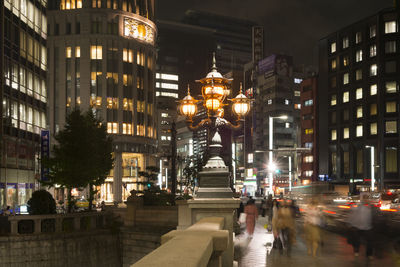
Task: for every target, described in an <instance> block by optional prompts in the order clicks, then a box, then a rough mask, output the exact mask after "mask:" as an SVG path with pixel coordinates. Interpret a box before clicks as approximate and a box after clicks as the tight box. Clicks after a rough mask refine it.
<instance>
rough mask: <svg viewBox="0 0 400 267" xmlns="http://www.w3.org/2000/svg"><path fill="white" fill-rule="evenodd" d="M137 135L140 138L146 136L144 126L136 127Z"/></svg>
mask: <svg viewBox="0 0 400 267" xmlns="http://www.w3.org/2000/svg"><path fill="white" fill-rule="evenodd" d="M136 134H137V135H139V136H144V126H143V125H136Z"/></svg>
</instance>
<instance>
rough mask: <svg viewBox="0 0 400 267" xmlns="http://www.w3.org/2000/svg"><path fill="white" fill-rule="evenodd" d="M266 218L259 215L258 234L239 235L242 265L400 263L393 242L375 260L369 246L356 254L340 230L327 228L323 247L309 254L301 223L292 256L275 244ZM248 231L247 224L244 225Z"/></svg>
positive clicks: (345, 266) (323, 266)
mask: <svg viewBox="0 0 400 267" xmlns="http://www.w3.org/2000/svg"><path fill="white" fill-rule="evenodd" d="M265 222H266V218H263V217H259V220H258V221H257V224H256V228H255V232H254V236H253V238H252V239H250V238H248V237H247V235H246V234H245V233H242V234H240V235H238V236H236V238H235V259H236V260H237V261H238V263H239V267H264V266H267V267H283V266H285V267H290V266H296V267H302V266H307V267H309V266H311V267H320V266H321V267H331V266H332V267H336V266H337V267H361V266H363V267H364V266H369V267H373V266H377V267H378V266H379V267H389V266H390V267H391V266H393V267H395V266H396V267H397V266H399V267H400V261H399V259H400V255H395V253H394V251H393V248H392V244H390V243H388V244H385V247H386V246H387V248H386V249H385V255H384V257H383V258H382V259H378V258H374V259H372V260H370V259H367V258H366V257H365V247H361V249H360V251H361V253H360V256H358V257H355V256H354V254H353V249H352V247H351V246H350V245H349V244H347V240H346V238H344V237H343V236H340V235H338V234H335V233H332V232H327V231H323V241H324V245H323V246H322V247H320V248H319V250H318V255H317V257H316V258H313V257H312V256H310V255H308V254H307V247H306V244H305V240H304V237H303V235H302V227H301V224H300V223H298V231H297V241H296V244H295V246H294V247H293V249H292V252H291V255H290V257H288V256H286V254H285V253H284V254H283V255H281V254H280V253H279V250H277V249H273V248H272V242H273V236H272V234H271V233H267V231H266V230H265V229H264V227H263V226H264V224H265ZM242 232H245V228H244V229H242Z"/></svg>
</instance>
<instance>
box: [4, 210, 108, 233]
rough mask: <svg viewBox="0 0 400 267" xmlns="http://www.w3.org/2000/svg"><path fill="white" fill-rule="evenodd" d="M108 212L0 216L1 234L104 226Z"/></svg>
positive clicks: (47, 231)
mask: <svg viewBox="0 0 400 267" xmlns="http://www.w3.org/2000/svg"><path fill="white" fill-rule="evenodd" d="M106 214H107V213H106V212H82V213H68V214H49V215H16V216H1V217H0V228H1V229H2V231H0V235H1V234H2V235H25V234H41V233H57V232H75V231H82V230H90V229H100V228H104V227H105V225H106Z"/></svg>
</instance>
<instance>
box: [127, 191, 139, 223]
mask: <svg viewBox="0 0 400 267" xmlns="http://www.w3.org/2000/svg"><path fill="white" fill-rule="evenodd" d="M126 206H127V208H126V216H125V222H124V224H125V226H135V224H136V211H137V210H138V209H139V208H141V207H143V199H142V198H139V197H138V196H136V191H135V190H132V191H131V195H130V196H129V197H128V199H127V201H126Z"/></svg>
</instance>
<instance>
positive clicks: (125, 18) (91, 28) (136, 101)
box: [48, 0, 157, 202]
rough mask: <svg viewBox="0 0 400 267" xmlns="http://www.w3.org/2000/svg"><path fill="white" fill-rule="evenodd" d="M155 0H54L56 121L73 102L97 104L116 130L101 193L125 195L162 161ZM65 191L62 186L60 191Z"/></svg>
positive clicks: (56, 126)
mask: <svg viewBox="0 0 400 267" xmlns="http://www.w3.org/2000/svg"><path fill="white" fill-rule="evenodd" d="M153 10H154V1H151V0H140V1H139V0H128V1H115V0H114V1H113V0H106V1H105V0H96V1H95V0H93V1H91V0H90V1H89V0H86V1H85V0H82V1H80V0H65V1H64V0H61V1H60V0H58V1H52V2H51V3H49V11H48V24H49V39H48V55H49V72H48V84H49V103H51V104H50V105H49V117H48V119H49V128H50V133H51V136H52V137H53V136H54V134H56V133H57V132H58V131H59V130H61V129H63V125H64V123H65V117H66V115H67V114H68V113H69V112H70V111H71V110H73V109H76V108H79V109H81V110H82V111H86V110H91V111H92V112H93V113H94V114H95V115H96V117H97V118H100V119H101V120H103V121H104V123H106V124H107V131H108V132H109V133H110V134H112V135H113V140H114V145H113V150H114V157H115V167H114V169H113V170H112V171H111V172H110V175H109V177H108V178H107V179H106V183H105V184H103V185H102V186H101V188H99V189H100V195H99V200H100V201H102V200H104V201H106V202H113V201H114V202H115V201H116V202H121V201H123V200H126V198H127V197H128V196H129V195H130V193H129V192H130V191H131V190H132V189H140V187H141V185H140V184H138V182H140V177H139V176H138V172H139V171H145V169H146V167H148V166H156V162H155V159H154V157H153V155H154V153H155V152H156V143H157V140H156V138H157V127H156V114H155V88H154V85H155V56H156V51H155V40H156V35H157V29H156V26H155V24H154V22H153V20H154V17H153V16H154V11H153ZM56 195H57V194H56Z"/></svg>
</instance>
